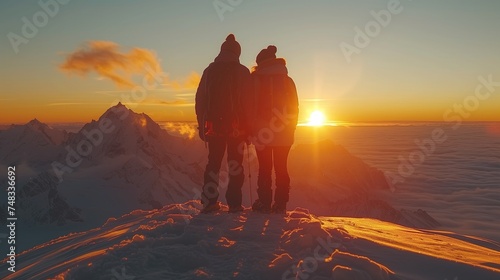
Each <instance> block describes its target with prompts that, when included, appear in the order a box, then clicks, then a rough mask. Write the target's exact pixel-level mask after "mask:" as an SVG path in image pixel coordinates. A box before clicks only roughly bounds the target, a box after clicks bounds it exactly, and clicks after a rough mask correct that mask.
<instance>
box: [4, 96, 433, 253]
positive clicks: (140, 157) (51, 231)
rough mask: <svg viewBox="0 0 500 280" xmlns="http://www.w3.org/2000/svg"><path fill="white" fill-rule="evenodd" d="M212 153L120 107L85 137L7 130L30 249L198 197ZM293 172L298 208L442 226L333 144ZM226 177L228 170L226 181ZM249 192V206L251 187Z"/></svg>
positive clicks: (304, 153) (318, 147)
mask: <svg viewBox="0 0 500 280" xmlns="http://www.w3.org/2000/svg"><path fill="white" fill-rule="evenodd" d="M251 151H252V149H251ZM207 153H208V151H207V150H206V148H205V146H204V144H203V142H202V141H200V140H198V139H187V138H182V137H177V136H173V135H172V134H170V133H169V132H168V131H167V130H165V129H162V128H161V127H160V126H159V125H158V124H157V123H156V122H154V121H153V120H152V119H151V118H150V117H149V116H148V115H146V114H138V113H135V112H133V111H132V110H130V109H128V108H127V107H126V106H124V105H123V104H121V103H118V104H117V105H116V106H113V107H111V108H109V109H108V110H107V111H106V112H105V113H104V114H103V115H102V116H101V117H100V118H99V119H98V120H92V121H91V122H90V123H87V124H85V125H84V126H83V127H82V128H81V129H80V131H78V132H77V133H68V132H66V131H64V130H57V129H54V128H51V127H49V126H48V125H46V124H43V123H41V122H39V121H38V120H36V119H34V120H32V121H30V122H29V123H27V124H25V125H12V126H11V127H9V128H8V129H7V130H4V131H0V165H1V166H6V165H16V168H17V187H18V188H17V207H18V217H19V220H20V223H23V226H24V228H26V229H33V230H32V231H31V230H25V231H24V233H22V234H24V235H25V238H26V240H32V242H33V244H30V242H25V244H24V246H33V245H35V244H37V243H39V242H42V241H46V240H49V239H50V238H54V237H56V236H59V235H62V234H67V233H69V232H72V231H75V230H86V229H90V228H94V227H97V226H100V225H101V224H102V223H104V222H105V221H106V220H107V219H108V218H110V217H117V216H121V215H123V214H125V213H128V212H130V211H132V210H135V209H144V210H149V209H154V208H157V209H159V208H161V207H162V206H163V205H166V204H175V203H184V202H186V201H189V200H192V199H198V198H199V192H200V189H201V185H202V180H203V170H204V167H205V164H206V157H207ZM253 153H254V152H251V155H253ZM247 158H248V157H246V156H245V159H247ZM250 158H251V162H250V163H248V165H247V162H245V163H244V164H245V165H244V167H245V169H246V172H247V171H248V170H249V169H250V170H251V171H252V175H253V176H252V184H251V185H252V188H253V198H254V199H255V198H256V196H257V195H256V179H257V174H255V173H256V172H257V167H258V165H257V160H256V159H255V157H253V156H251V157H250ZM289 169H290V174H291V177H292V190H291V201H290V203H289V208H290V209H293V208H294V207H304V208H308V209H310V210H311V211H313V212H315V213H316V214H319V215H329V216H333V215H335V216H353V217H370V218H377V219H381V220H385V221H389V222H394V223H399V224H403V225H407V226H411V227H421V228H433V227H436V226H438V225H439V223H438V222H437V221H435V220H434V219H433V218H432V217H431V216H429V215H428V214H427V213H426V212H425V211H423V210H418V211H409V210H402V211H400V210H396V209H394V208H393V207H391V206H390V205H389V204H388V203H386V202H384V201H382V200H379V199H376V198H375V197H374V196H373V195H372V193H373V190H384V189H389V185H388V183H387V180H386V179H385V177H384V175H383V173H382V172H381V171H380V170H377V169H375V168H373V167H371V166H369V165H367V164H366V163H364V162H363V161H362V160H361V159H359V158H357V157H355V156H353V155H351V154H350V153H349V152H348V151H347V150H346V149H344V148H343V147H341V146H339V145H336V144H335V143H333V142H332V141H329V140H326V141H322V142H319V143H316V144H298V145H296V146H295V147H294V148H293V149H292V151H291V153H290V160H289ZM221 174H227V173H225V172H221ZM246 174H248V173H246ZM2 180H3V179H2ZM247 180H248V179H247ZM226 181H227V180H225V178H224V175H222V178H221V182H222V183H221V185H222V187H224V182H226ZM2 183H4V181H2ZM247 186H248V181H246V182H245V188H247ZM222 193H224V191H222ZM243 193H244V195H245V198H244V203H246V205H247V206H248V205H249V204H250V201H249V197H248V196H249V195H248V191H247V190H245V191H244V192H243ZM221 198H222V199H223V195H221ZM4 202H6V200H2V202H1V203H2V204H3V203H4ZM2 209H6V207H5V205H2ZM3 211H4V210H3ZM4 214H5V213H2V215H4ZM55 229H57V230H55ZM35 230H36V231H37V234H34V233H35ZM40 231H44V233H43V234H41V233H40ZM30 232H33V233H30ZM20 234H21V233H20Z"/></svg>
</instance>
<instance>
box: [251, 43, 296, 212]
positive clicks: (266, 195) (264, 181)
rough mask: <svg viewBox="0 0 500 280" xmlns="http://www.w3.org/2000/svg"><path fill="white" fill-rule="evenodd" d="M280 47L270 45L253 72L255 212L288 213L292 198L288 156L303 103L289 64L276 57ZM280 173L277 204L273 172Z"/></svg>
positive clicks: (277, 184)
mask: <svg viewBox="0 0 500 280" xmlns="http://www.w3.org/2000/svg"><path fill="white" fill-rule="evenodd" d="M276 51H277V49H276V47H275V46H268V47H267V48H266V49H263V50H262V51H261V52H260V53H259V54H258V55H257V58H256V62H257V66H256V67H254V71H253V72H252V74H251V76H252V85H253V87H252V88H253V91H252V93H251V95H252V100H253V101H252V104H253V109H252V113H251V115H250V120H251V124H252V139H253V142H254V144H255V149H256V151H257V157H258V160H259V177H258V181H257V185H258V189H257V193H258V195H259V198H258V199H257V200H256V201H255V202H254V203H253V205H252V209H253V210H254V211H258V212H264V213H269V212H275V213H285V211H286V203H287V202H288V199H289V190H290V176H289V175H288V168H287V160H288V153H289V151H290V148H291V146H292V144H293V141H294V134H295V128H296V126H297V119H298V113H299V107H298V106H299V104H298V98H297V90H296V88H295V83H294V82H293V80H292V79H291V78H290V77H288V70H287V68H286V62H285V60H284V59H283V58H276ZM273 166H274V170H275V172H276V191H275V193H274V204H273V205H272V206H271V203H272V201H273V191H272V179H271V172H272V169H273Z"/></svg>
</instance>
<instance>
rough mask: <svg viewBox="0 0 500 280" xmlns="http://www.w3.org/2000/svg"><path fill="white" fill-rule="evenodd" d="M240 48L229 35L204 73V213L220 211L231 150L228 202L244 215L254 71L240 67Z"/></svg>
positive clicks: (199, 105) (199, 97)
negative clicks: (245, 157) (224, 161)
mask: <svg viewBox="0 0 500 280" xmlns="http://www.w3.org/2000/svg"><path fill="white" fill-rule="evenodd" d="M240 54H241V47H240V44H239V43H238V42H237V41H236V39H235V37H234V35H233V34H229V35H228V36H227V38H226V41H225V42H224V43H223V44H222V46H221V50H220V53H219V55H218V56H217V57H216V58H215V60H214V62H213V63H211V64H210V65H209V66H208V67H207V68H206V69H205V71H204V72H203V76H202V77H201V81H200V84H199V86H198V90H197V91H196V115H197V119H198V129H199V135H200V138H201V139H202V140H204V141H205V142H206V143H208V163H207V166H206V169H205V173H204V184H203V191H202V195H201V196H202V198H201V201H202V203H203V210H202V212H204V213H208V212H212V211H216V210H218V209H220V205H219V202H218V197H219V192H218V190H217V188H218V186H219V171H220V167H221V163H222V158H223V157H224V154H225V152H226V150H227V164H228V176H229V182H228V186H227V191H226V200H227V204H228V206H229V211H230V212H237V211H242V210H243V207H242V206H241V201H242V193H241V188H242V186H243V181H244V174H243V166H242V161H243V151H240V150H238V149H239V148H240V149H241V148H242V147H243V145H244V143H245V139H246V138H247V137H248V132H249V128H248V125H247V123H248V122H247V120H246V118H245V116H246V114H245V111H248V110H247V109H246V108H245V106H246V104H247V102H245V100H244V98H248V97H249V89H250V88H249V86H250V71H249V70H248V68H246V67H245V66H243V65H241V64H240V61H239V57H240Z"/></svg>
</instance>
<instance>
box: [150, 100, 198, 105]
mask: <svg viewBox="0 0 500 280" xmlns="http://www.w3.org/2000/svg"><path fill="white" fill-rule="evenodd" d="M158 103H159V104H161V105H170V106H194V103H192V102H187V101H186V100H182V99H177V100H173V101H159V102H158Z"/></svg>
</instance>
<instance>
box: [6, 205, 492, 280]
mask: <svg viewBox="0 0 500 280" xmlns="http://www.w3.org/2000/svg"><path fill="white" fill-rule="evenodd" d="M199 208H200V204H199V203H198V202H197V201H189V202H186V203H184V204H173V205H168V206H165V207H163V208H162V209H159V210H151V211H140V210H136V211H133V212H131V213H129V214H126V215H123V216H122V217H120V218H117V219H115V218H110V219H109V220H108V221H107V222H106V223H105V224H104V225H103V226H101V227H99V228H96V229H93V230H89V231H86V232H79V233H74V234H71V235H68V236H64V237H61V238H58V239H55V240H52V241H50V242H48V243H45V244H42V245H40V246H37V247H36V248H33V249H31V250H29V251H26V252H23V253H21V254H19V255H18V263H17V265H16V269H17V272H16V273H14V274H9V273H7V272H6V270H2V271H0V278H2V279H6V280H7V279H47V278H49V279H58V280H62V279H117V280H123V279H336V280H343V279H360V280H361V279H362V280H365V279H367V280H368V279H378V280H384V279H426V280H428V279H440V280H443V279H460V280H465V279H483V280H488V279H500V244H496V243H494V242H491V241H487V240H480V239H475V238H472V237H466V236H460V235H456V234H453V233H447V232H436V231H427V230H417V229H413V228H408V227H404V226H400V225H395V224H391V223H387V222H382V221H379V220H375V219H366V218H338V217H317V216H314V215H311V214H310V213H309V212H308V210H306V209H300V208H297V209H295V210H294V211H289V212H288V213H287V214H286V215H266V214H259V213H253V212H251V211H245V212H243V213H238V214H227V213H226V212H218V213H215V214H210V215H206V214H199V210H198V209H199ZM4 261H5V260H4Z"/></svg>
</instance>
